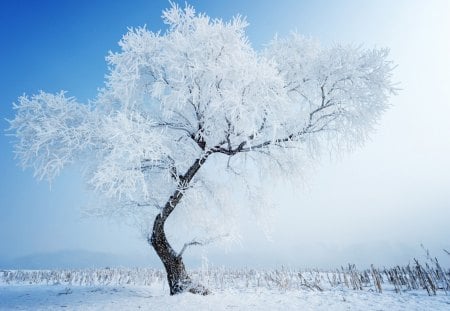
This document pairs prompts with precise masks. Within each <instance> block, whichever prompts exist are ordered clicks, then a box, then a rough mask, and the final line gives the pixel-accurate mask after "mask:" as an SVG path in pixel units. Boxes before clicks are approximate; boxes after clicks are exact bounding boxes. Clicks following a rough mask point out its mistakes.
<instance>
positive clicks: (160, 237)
mask: <svg viewBox="0 0 450 311" xmlns="http://www.w3.org/2000/svg"><path fill="white" fill-rule="evenodd" d="M208 156H209V153H207V154H206V156H204V157H203V158H200V159H197V160H196V161H195V162H194V164H193V165H192V166H191V167H190V168H189V169H188V171H187V172H186V174H185V175H183V176H181V177H180V182H179V185H178V189H177V190H176V191H175V192H174V194H173V195H172V196H171V197H170V198H169V200H168V201H167V203H166V205H165V206H164V208H163V209H162V211H161V213H160V214H158V215H157V216H156V218H155V221H154V223H153V231H152V235H151V237H149V239H148V242H149V243H150V244H151V245H152V246H153V248H154V249H155V251H156V253H157V254H158V256H159V258H160V259H161V261H162V263H163V265H164V268H165V269H166V273H167V281H168V283H169V288H170V294H171V295H176V294H180V293H183V292H186V291H188V292H191V293H194V294H202V295H207V294H209V291H208V289H206V288H205V287H203V286H202V285H200V284H194V283H193V282H192V280H191V278H190V277H189V275H188V274H187V272H186V268H185V266H184V263H183V258H182V253H180V254H177V253H176V252H175V251H174V249H173V248H172V246H171V245H170V244H169V241H167V238H166V233H165V232H164V224H165V222H166V220H167V218H168V217H169V215H170V214H171V213H172V212H173V210H174V209H175V207H176V206H177V204H178V203H179V202H180V200H181V198H182V197H183V193H184V192H183V191H184V190H185V189H186V187H187V185H188V184H189V182H190V181H191V180H192V178H193V177H194V175H195V174H196V173H197V171H198V170H199V169H200V167H201V165H202V164H203V163H204V162H205V160H206V158H207V157H208Z"/></svg>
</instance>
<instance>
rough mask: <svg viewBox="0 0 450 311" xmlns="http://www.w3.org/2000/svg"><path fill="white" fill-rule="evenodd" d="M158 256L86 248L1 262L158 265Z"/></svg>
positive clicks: (19, 265)
mask: <svg viewBox="0 0 450 311" xmlns="http://www.w3.org/2000/svg"><path fill="white" fill-rule="evenodd" d="M156 259H157V258H151V256H150V254H149V256H148V257H147V256H146V257H136V256H135V257H132V256H126V255H116V254H110V253H104V252H92V251H86V250H65V251H58V252H49V253H35V254H30V255H26V256H21V257H17V258H14V259H10V260H3V261H1V262H0V268H1V269H65V268H72V269H78V268H104V267H120V266H122V267H124V266H126V267H150V266H153V267H157V266H159V265H160V264H159V262H158V261H156Z"/></svg>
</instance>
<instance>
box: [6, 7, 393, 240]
mask: <svg viewBox="0 0 450 311" xmlns="http://www.w3.org/2000/svg"><path fill="white" fill-rule="evenodd" d="M163 20H164V22H165V23H166V24H167V25H168V30H167V31H166V32H165V33H163V34H161V33H159V32H157V33H154V32H151V31H149V30H147V29H146V28H145V27H144V28H132V29H130V30H129V31H128V33H127V34H125V35H124V36H123V38H122V39H121V40H120V42H119V45H120V48H121V51H120V52H117V53H110V55H109V56H108V57H107V61H108V64H109V67H110V70H109V73H108V75H107V77H106V82H105V87H104V89H102V90H101V91H100V93H99V95H98V97H97V99H96V100H95V101H94V102H93V107H92V108H91V107H88V106H86V105H83V104H79V103H77V102H76V101H75V100H74V99H73V98H66V97H65V96H64V93H63V92H61V93H59V94H56V95H51V94H47V93H40V94H38V95H35V96H32V97H31V98H28V97H26V96H23V97H20V98H19V102H18V104H16V105H15V109H17V115H16V118H15V119H14V120H12V121H10V123H11V130H12V131H13V132H14V135H15V136H16V138H17V142H16V153H17V156H18V157H19V158H20V160H21V163H22V165H23V166H24V167H29V166H31V167H33V168H34V170H35V174H36V176H37V177H38V178H40V179H42V178H47V179H49V180H52V179H53V178H54V177H55V176H56V175H57V174H58V173H59V172H60V170H61V169H62V168H63V167H64V166H65V165H66V164H69V163H71V162H73V161H74V160H81V161H82V163H84V164H85V165H86V167H87V168H88V170H87V179H88V182H89V184H90V185H91V186H92V187H93V188H94V189H95V190H96V191H97V192H98V193H99V194H101V195H104V196H105V197H106V198H107V199H108V200H107V202H108V205H109V203H110V202H111V201H114V202H115V204H113V205H110V206H108V209H106V210H109V212H108V213H111V214H114V213H115V211H117V210H120V211H123V210H124V209H125V210H126V209H128V210H130V211H133V213H134V211H136V210H143V209H148V208H149V207H150V208H153V207H156V208H157V209H156V210H157V211H159V210H160V209H161V208H162V207H163V206H164V205H165V204H166V202H167V200H168V199H169V197H170V196H171V195H172V194H173V193H174V191H176V190H177V189H178V190H180V191H182V192H183V193H184V198H183V199H182V200H181V203H180V204H181V205H180V207H179V208H178V209H177V213H179V214H180V213H181V214H180V215H184V216H182V217H180V218H183V219H188V220H189V221H188V222H187V223H189V226H192V228H196V229H199V228H200V227H203V228H204V231H205V232H210V231H216V232H219V234H222V233H224V232H225V231H224V229H230V228H231V227H232V224H235V223H236V221H233V219H235V218H234V217H235V215H238V214H239V209H240V208H241V207H242V206H244V205H246V204H245V203H243V202H244V198H245V197H247V198H248V197H251V198H253V199H255V198H263V196H261V195H259V193H260V192H258V189H264V187H262V185H263V184H264V183H267V182H268V183H271V182H272V183H273V182H275V178H277V176H278V177H281V178H286V177H288V176H289V175H294V176H295V175H297V174H298V173H299V169H301V168H302V167H304V165H305V164H306V163H307V162H308V161H310V159H311V156H312V155H314V154H316V153H317V152H318V151H320V149H321V148H322V147H323V146H333V147H336V146H339V145H340V144H341V143H342V142H344V143H345V144H347V143H348V144H353V143H354V142H362V141H363V140H364V138H365V137H366V136H367V133H368V131H369V130H371V129H372V128H373V126H374V124H375V123H376V122H377V120H378V119H379V118H380V115H381V113H382V112H383V111H384V110H385V109H386V108H387V100H388V97H389V95H390V94H391V93H393V92H394V88H393V87H392V84H391V71H392V63H391V62H390V61H388V60H387V57H388V51H387V50H385V49H373V50H364V49H362V48H357V47H353V46H341V45H335V46H333V47H331V48H324V47H321V46H320V45H319V44H318V42H317V41H314V40H312V39H307V38H304V37H302V36H300V35H298V34H292V35H291V36H289V37H287V38H285V39H279V38H276V39H274V40H273V41H272V42H271V43H270V44H269V45H268V46H267V48H266V49H265V50H264V51H262V52H258V51H255V50H254V49H253V48H252V47H251V45H250V43H249V41H248V39H247V37H246V35H245V28H246V27H247V22H246V20H245V19H243V18H241V17H239V16H238V17H235V18H234V19H232V20H231V21H229V22H224V21H222V20H220V19H211V18H209V17H208V16H206V15H204V14H196V12H195V10H194V9H193V8H192V7H190V6H186V7H185V8H184V9H181V8H180V7H178V6H177V5H176V4H172V6H171V8H169V9H167V10H165V11H164V12H163ZM198 159H206V162H205V164H204V166H205V167H203V168H201V169H200V170H199V172H198V173H195V176H194V177H193V179H192V180H189V182H188V183H185V174H187V173H188V172H189V168H191V167H192V165H193V163H194V162H195V161H196V160H198ZM266 201H267V200H265V199H261V202H260V203H256V202H255V203H253V205H252V210H253V211H255V213H256V214H262V215H264V214H265V211H266V209H264V206H265V205H266V204H262V203H263V202H266ZM180 209H181V211H179V210H180ZM175 214H176V213H175ZM174 217H175V218H176V217H177V216H174ZM225 219H229V220H230V221H229V222H227V221H225ZM143 221H144V222H149V219H143ZM181 222H183V221H182V220H181ZM201 225H202V226H201Z"/></svg>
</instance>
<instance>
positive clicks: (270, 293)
mask: <svg viewBox="0 0 450 311" xmlns="http://www.w3.org/2000/svg"><path fill="white" fill-rule="evenodd" d="M139 309H145V310H390V311H394V310H411V311H414V310H421V311H422V310H450V296H448V295H445V294H444V293H443V292H440V293H438V294H437V295H436V296H428V295H427V294H426V292H424V291H420V292H419V291H412V292H405V293H402V294H396V293H395V292H384V293H382V294H380V293H376V292H370V291H353V290H326V291H323V292H319V291H310V290H289V291H279V290H269V289H261V288H257V289H247V290H242V289H239V290H235V289H233V288H230V289H225V290H223V291H220V290H219V291H215V292H214V293H213V294H211V295H208V296H199V295H193V294H190V293H186V294H181V295H177V296H169V295H168V290H167V288H165V289H164V288H163V287H161V286H70V287H67V286H65V285H9V286H0V310H2V311H3V310H139Z"/></svg>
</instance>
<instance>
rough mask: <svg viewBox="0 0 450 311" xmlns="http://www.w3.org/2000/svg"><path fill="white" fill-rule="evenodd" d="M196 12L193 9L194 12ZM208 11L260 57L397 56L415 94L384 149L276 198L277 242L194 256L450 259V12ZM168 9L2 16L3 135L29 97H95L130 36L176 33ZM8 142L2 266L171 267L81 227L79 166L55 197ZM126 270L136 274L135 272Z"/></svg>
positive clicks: (396, 110)
mask: <svg viewBox="0 0 450 311" xmlns="http://www.w3.org/2000/svg"><path fill="white" fill-rule="evenodd" d="M181 3H182V4H184V1H183V2H181ZM189 3H190V4H192V5H194V7H195V8H196V9H197V11H201V12H206V13H207V14H208V15H210V16H212V17H221V18H223V19H229V18H230V17H232V16H233V15H235V14H241V15H244V16H247V19H248V21H249V22H250V26H249V27H248V36H249V39H250V41H251V42H252V43H253V45H254V47H255V48H257V49H259V48H261V47H262V46H263V44H264V43H265V42H268V41H269V40H270V39H271V38H272V37H273V36H274V35H275V34H276V33H278V34H279V35H281V36H282V35H283V34H287V33H289V31H291V30H298V32H300V33H303V34H305V35H311V36H313V37H316V38H318V39H319V40H320V41H322V42H323V43H324V44H325V45H327V44H332V43H333V42H343V43H352V44H359V43H362V44H364V47H373V46H377V47H385V46H387V47H390V48H391V55H392V59H393V60H394V61H395V63H397V64H398V65H399V66H398V68H397V69H396V72H395V79H396V80H397V81H399V82H401V84H400V87H401V88H402V89H403V90H402V91H401V92H400V93H399V95H398V96H396V97H395V98H394V99H393V100H392V104H393V107H392V109H390V110H389V111H388V112H387V113H386V115H385V116H384V117H383V120H382V121H381V122H380V124H379V127H378V131H377V132H376V133H375V134H374V135H373V136H372V139H371V141H369V142H367V144H366V145H365V146H364V147H363V148H361V149H358V150H356V151H355V152H354V153H352V154H350V155H344V156H343V157H341V158H340V159H339V160H331V161H330V160H328V158H327V157H325V158H324V159H323V161H322V164H321V165H319V166H317V167H316V168H314V170H311V171H309V172H307V173H306V174H305V176H304V178H303V181H302V182H300V181H299V185H295V186H294V187H293V189H290V190H289V187H284V186H280V187H275V188H274V189H268V191H272V192H273V196H274V198H275V200H277V201H279V202H280V213H279V215H278V216H276V217H275V218H274V224H273V228H272V229H273V233H272V239H271V240H267V239H266V238H265V237H263V236H261V230H260V229H258V228H256V229H255V228H254V226H253V225H252V222H245V221H243V224H242V225H243V227H245V229H244V237H243V240H242V242H241V245H238V246H237V247H236V248H235V249H230V250H228V251H227V252H226V253H223V251H222V250H221V249H219V248H215V247H214V246H210V247H208V248H206V249H203V250H196V251H194V252H192V253H191V254H192V255H191V256H192V258H194V259H193V261H192V262H195V258H197V259H199V258H201V257H202V256H204V255H205V254H206V255H207V256H208V258H210V262H212V263H215V264H233V265H247V266H251V265H255V266H265V265H269V266H273V265H278V264H288V265H297V266H322V267H326V266H331V267H333V266H340V265H341V264H345V263H346V262H355V263H357V264H360V265H367V264H370V263H372V262H373V263H376V264H379V265H383V264H386V265H389V264H394V263H400V264H401V263H406V262H407V261H408V260H410V259H411V258H412V257H413V256H416V257H417V256H421V249H420V247H419V244H420V243H424V244H425V245H426V246H427V247H429V248H430V249H431V250H432V251H433V253H434V255H437V256H440V257H443V259H444V260H446V259H447V263H449V262H450V260H448V257H449V256H445V255H443V252H442V251H441V249H442V248H447V249H450V238H449V237H450V194H449V193H450V164H449V162H448V159H449V158H450V157H449V156H450V135H449V134H450V122H449V116H450V102H449V97H448V85H449V84H450V60H449V55H450V33H449V30H450V22H449V21H450V5H449V3H450V2H448V1H445V0H442V1H438V0H436V1H406V0H403V1H388V0H383V1H357V0H354V1H350V0H346V1H294V0H289V1H249V0H246V1H242V0H241V1H225V0H220V1H200V0H199V1H190V2H189ZM168 5H169V4H168V2H167V1H150V0H147V1H141V0H139V1H95V0H91V1H85V0H78V1H45V0H44V1H31V0H29V1H20V0H18V1H9V3H7V2H6V1H3V2H1V4H0V37H1V40H2V46H1V48H0V69H1V74H0V129H1V130H2V131H3V130H4V129H5V128H7V126H8V125H7V122H6V121H4V119H5V118H12V117H13V111H12V105H11V103H12V102H14V101H15V100H16V99H17V97H18V96H20V95H22V94H23V93H27V94H33V93H36V92H37V91H39V90H45V91H48V92H56V91H59V90H61V89H63V90H67V91H68V92H69V95H72V96H76V97H77V98H78V99H79V100H80V101H87V100H88V99H89V98H93V97H94V96H95V94H96V91H97V88H98V87H101V86H102V83H103V77H104V75H105V73H106V69H107V67H106V63H105V61H104V57H105V56H106V54H107V52H108V51H109V50H113V51H114V50H117V48H118V46H117V42H118V40H119V39H120V38H121V36H122V35H123V34H124V33H125V32H126V31H127V27H129V26H141V25H144V24H146V25H147V27H148V28H149V29H151V30H155V31H156V30H158V29H164V25H163V24H162V22H161V18H160V16H161V11H162V9H164V8H166V7H167V6H168ZM10 141H11V138H10V137H6V136H3V135H1V136H0V174H1V175H0V176H1V177H0V264H1V262H2V261H6V260H9V259H11V258H15V257H20V256H23V255H27V254H33V253H46V252H57V251H61V250H74V249H75V250H89V251H100V252H105V253H111V254H119V255H120V254H127V255H128V256H129V257H130V258H133V259H131V261H130V262H133V260H134V259H136V261H139V260H140V262H149V264H150V265H154V266H158V265H159V263H158V261H157V259H156V256H155V255H154V254H153V252H152V251H151V250H150V248H149V247H148V246H147V245H146V243H145V241H143V240H142V239H141V238H140V236H139V233H138V232H136V231H134V230H133V229H132V228H129V227H127V226H126V225H123V224H121V223H120V222H111V221H106V220H102V219H93V218H82V217H81V212H80V208H82V207H83V206H84V205H85V204H86V203H87V202H88V195H87V194H86V192H85V190H84V186H83V181H82V178H81V176H80V175H79V174H78V173H77V168H76V167H73V168H70V169H69V170H67V171H66V172H64V173H63V174H62V175H61V176H60V177H59V178H57V180H56V181H55V182H54V184H53V185H52V188H51V189H50V188H49V185H48V184H46V183H45V182H41V183H38V182H37V181H35V180H34V179H33V177H32V172H31V171H30V170H27V171H24V172H23V171H22V170H21V169H20V168H19V167H17V165H16V161H15V160H14V155H13V151H12V150H13V148H12V145H11V143H10ZM124 263H125V264H126V263H127V262H125V261H124Z"/></svg>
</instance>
